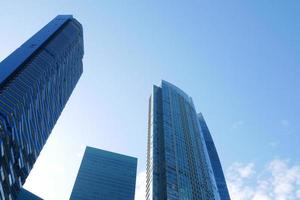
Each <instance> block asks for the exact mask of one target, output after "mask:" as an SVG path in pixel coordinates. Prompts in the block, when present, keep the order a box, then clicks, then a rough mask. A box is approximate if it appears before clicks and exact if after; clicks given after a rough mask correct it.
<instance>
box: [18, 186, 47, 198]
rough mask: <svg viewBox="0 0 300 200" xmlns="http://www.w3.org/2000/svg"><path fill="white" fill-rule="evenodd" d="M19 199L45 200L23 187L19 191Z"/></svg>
mask: <svg viewBox="0 0 300 200" xmlns="http://www.w3.org/2000/svg"><path fill="white" fill-rule="evenodd" d="M17 200H43V199H42V198H40V197H38V196H36V195H35V194H33V193H31V192H29V191H28V190H26V189H24V188H21V190H20V191H19V193H18V197H17Z"/></svg>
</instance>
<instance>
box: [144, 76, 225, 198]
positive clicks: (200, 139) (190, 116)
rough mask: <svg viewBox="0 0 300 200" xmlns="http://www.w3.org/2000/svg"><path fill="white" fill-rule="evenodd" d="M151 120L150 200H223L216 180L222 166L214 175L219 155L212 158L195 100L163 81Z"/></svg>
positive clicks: (153, 102)
mask: <svg viewBox="0 0 300 200" xmlns="http://www.w3.org/2000/svg"><path fill="white" fill-rule="evenodd" d="M148 119H149V120H148V144H147V145H148V147H147V149H148V151H147V175H146V199H147V200H167V199H168V200H212V199H216V200H217V199H223V198H222V197H221V195H220V192H219V188H218V185H217V182H216V180H219V179H218V177H215V175H219V174H220V173H222V169H221V165H219V166H218V165H215V166H216V169H217V167H220V170H216V171H214V168H213V166H212V163H213V164H214V163H215V162H214V157H213V156H215V154H212V155H213V156H212V157H210V154H209V152H208V151H210V148H207V144H206V140H205V137H204V133H203V130H202V129H203V128H201V125H200V123H199V122H200V120H199V119H200V118H199V117H198V115H197V113H196V110H195V107H194V104H193V101H192V99H191V97H189V96H188V95H187V94H185V93H184V92H183V91H182V90H180V89H179V88H177V87H176V86H174V85H172V84H170V83H168V82H166V81H162V83H161V86H160V87H158V86H154V87H153V92H152V95H151V97H150V101H149V116H148ZM214 150H215V149H214ZM215 153H216V151H215ZM211 159H212V160H213V162H211ZM216 162H217V161H216ZM218 162H219V160H218ZM222 176H223V173H222ZM224 182H225V180H224ZM226 189H227V188H226Z"/></svg>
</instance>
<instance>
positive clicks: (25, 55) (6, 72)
mask: <svg viewBox="0 0 300 200" xmlns="http://www.w3.org/2000/svg"><path fill="white" fill-rule="evenodd" d="M82 58H83V31H82V26H81V24H80V23H79V22H78V21H77V20H75V19H74V18H73V17H72V16H69V15H61V16H57V17H56V18H54V19H53V20H52V21H51V22H50V23H48V24H47V25H46V26H45V27H43V28H42V29H41V30H40V31H39V32H37V33H36V34H35V35H34V36H32V37H31V38H30V39H29V40H28V41H26V42H25V43H24V44H23V45H22V46H20V47H19V48H18V49H17V50H15V51H14V52H13V53H12V54H11V55H9V56H8V57H7V58H6V59H4V60H3V61H2V62H1V63H0V199H5V200H14V199H16V197H17V194H18V192H19V190H20V188H21V187H22V185H23V184H24V182H25V180H26V178H27V176H28V174H29V172H30V170H31V169H32V167H33V165H34V163H35V161H36V159H37V157H38V155H39V153H40V151H41V150H42V148H43V146H44V144H45V142H46V140H47V138H48V136H49V134H50V133H51V130H52V129H53V127H54V125H55V123H56V121H57V119H58V118H59V116H60V114H61V112H62V110H63V108H64V106H65V105H66V103H67V101H68V99H69V97H70V95H71V93H72V91H73V89H74V87H75V85H76V83H77V81H78V79H79V77H80V76H81V74H82ZM41 184H42V183H41Z"/></svg>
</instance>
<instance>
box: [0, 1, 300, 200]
mask: <svg viewBox="0 0 300 200" xmlns="http://www.w3.org/2000/svg"><path fill="white" fill-rule="evenodd" d="M299 11H300V2H299V1H297V0H294V1H293V0H287V1H279V0H274V1H267V0H253V1H237V0H236V1H234V0H229V1H214V0H213V1H206V0H203V1H201V0H199V1H163V2H162V1H151V2H150V1H135V0H128V1H108V0H103V1H91V0H86V1H76V0H75V1H71V0H62V1H50V0H47V1H46V0H45V1H26V2H25V1H24V2H23V1H22V2H21V1H1V2H0V17H1V20H0V27H1V33H0V36H1V37H0V44H1V45H0V60H2V59H4V58H5V57H6V56H8V55H9V53H11V52H12V51H13V50H14V49H16V48H17V47H18V46H20V45H21V44H22V43H23V42H24V41H26V40H27V39H28V38H29V37H30V36H31V35H33V34H34V33H35V32H37V31H38V30H39V29H40V28H41V27H42V26H44V25H45V24H46V23H48V22H49V21H50V20H51V19H52V18H54V17H55V16H56V15H58V14H73V15H74V17H75V18H76V19H78V20H79V21H80V22H81V23H82V25H83V27H84V41H85V56H84V73H83V75H82V77H81V79H80V81H79V82H78V85H77V86H76V88H75V90H74V92H73V94H72V96H71V98H70V100H69V102H68V104H67V106H66V108H65V109H64V111H63V113H62V115H61V117H60V118H59V120H58V123H57V125H56V126H55V128H54V130H53V132H52V134H51V136H50V137H49V140H48V142H47V144H46V145H45V147H44V150H43V151H42V153H41V155H40V157H39V159H38V161H37V163H36V165H35V166H34V169H33V170H32V173H31V174H30V176H29V178H28V180H27V182H26V184H25V187H26V188H28V189H29V190H31V191H33V192H35V193H36V194H38V195H40V196H41V197H43V198H45V199H53V200H54V199H55V200H60V199H68V198H69V195H70V192H71V189H72V187H73V184H74V181H75V178H76V174H77V170H78V168H79V165H80V161H81V157H82V154H83V151H84V147H85V146H86V145H90V146H94V147H98V148H102V149H106V150H110V151H115V152H119V153H123V154H128V155H132V156H136V157H138V159H139V161H138V174H139V176H138V177H139V180H138V183H139V184H138V187H139V191H138V192H139V195H140V193H141V191H140V188H142V187H143V186H142V185H141V184H142V182H143V181H142V179H143V174H144V173H143V172H144V170H145V162H146V134H147V133H146V132H147V112H148V110H147V109H148V105H147V104H148V98H149V96H150V93H151V88H152V85H153V84H159V83H160V80H162V79H165V80H167V81H169V82H171V83H173V84H175V85H177V86H178V87H179V88H181V89H182V90H184V91H185V92H186V93H187V94H189V95H190V96H191V97H192V98H193V100H194V104H195V106H196V108H197V110H198V111H199V112H200V111H201V112H202V113H203V115H204V117H205V119H206V121H207V124H208V126H209V128H210V131H211V132H212V136H213V138H214V141H215V144H216V146H217V150H218V153H219V156H220V158H221V162H222V165H223V169H224V171H225V174H226V177H227V179H228V182H229V184H230V188H231V193H232V196H234V197H235V199H255V198H256V199H267V198H269V199H276V198H278V199H279V198H280V197H284V198H285V199H297V198H300V185H299V184H298V185H297V184H296V182H297V180H298V181H299V182H300V178H299V176H296V175H295V174H297V173H295V171H296V172H298V171H297V170H299V167H300V153H299V145H300V135H299V132H300V125H299V114H300V95H299V92H300V91H299V85H300V79H299V75H300V67H299V66H300V57H299V52H300V37H299V35H300V15H299ZM274 165H275V167H274ZM280 170H281V171H280ZM278 171H279V172H278ZM232 172H236V173H232ZM240 172H241V173H240ZM288 172H291V174H292V175H291V177H293V178H291V179H289V180H286V179H284V180H281V179H280V178H283V177H282V176H280V174H284V173H288ZM292 172H293V173H292ZM232 174H235V175H237V174H238V175H240V176H239V177H236V176H233V175H232ZM261 174H264V176H262V175H261ZM274 174H275V175H274ZM264 177H266V178H265V179H263V178H264ZM278 177H279V178H278ZM272 178H273V179H274V180H275V179H276V180H280V181H277V182H278V184H279V183H283V182H284V183H286V185H283V186H282V185H280V184H279V185H278V184H277V185H276V183H277V182H276V181H271V183H273V182H274V184H273V185H274V186H273V189H272V187H271V189H270V190H272V191H269V190H268V191H267V190H264V188H263V187H260V186H261V185H260V183H261V182H263V181H262V179H263V180H264V181H268V180H272ZM293 181H294V182H293ZM291 185H292V186H293V187H292V188H291V187H290V186H291ZM245 188H246V189H245ZM247 188H252V190H250V192H249V190H247ZM258 188H259V189H258ZM278 188H279V189H278ZM282 188H283V189H282ZM280 189H281V190H280ZM251 191H252V192H251ZM255 191H256V192H255ZM257 191H261V193H260V194H257V193H258V192H257ZM280 192H281V193H280ZM287 193H289V195H290V196H282V195H288V194H287ZM238 194H243V195H244V194H245V196H238ZM292 194H293V195H292ZM259 195H260V196H259ZM276 195H277V196H276ZM280 195H281V196H280ZM297 195H298V196H297ZM137 199H138V200H139V199H141V197H137Z"/></svg>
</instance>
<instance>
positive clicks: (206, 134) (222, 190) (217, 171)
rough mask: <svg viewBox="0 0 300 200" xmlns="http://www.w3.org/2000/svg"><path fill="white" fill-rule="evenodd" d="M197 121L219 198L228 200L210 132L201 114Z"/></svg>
mask: <svg viewBox="0 0 300 200" xmlns="http://www.w3.org/2000/svg"><path fill="white" fill-rule="evenodd" d="M198 119H199V124H200V129H201V132H202V133H203V136H204V140H205V144H206V147H207V152H208V155H209V159H210V163H211V166H212V169H213V172H214V177H215V180H216V183H217V187H218V191H219V194H220V198H221V200H230V196H229V192H228V189H227V185H226V181H225V177H224V174H223V170H222V166H221V162H220V159H219V156H218V153H217V149H216V147H215V144H214V141H213V139H212V137H211V134H210V131H209V129H208V127H207V125H206V122H205V120H204V118H203V116H202V114H201V113H199V114H198Z"/></svg>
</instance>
